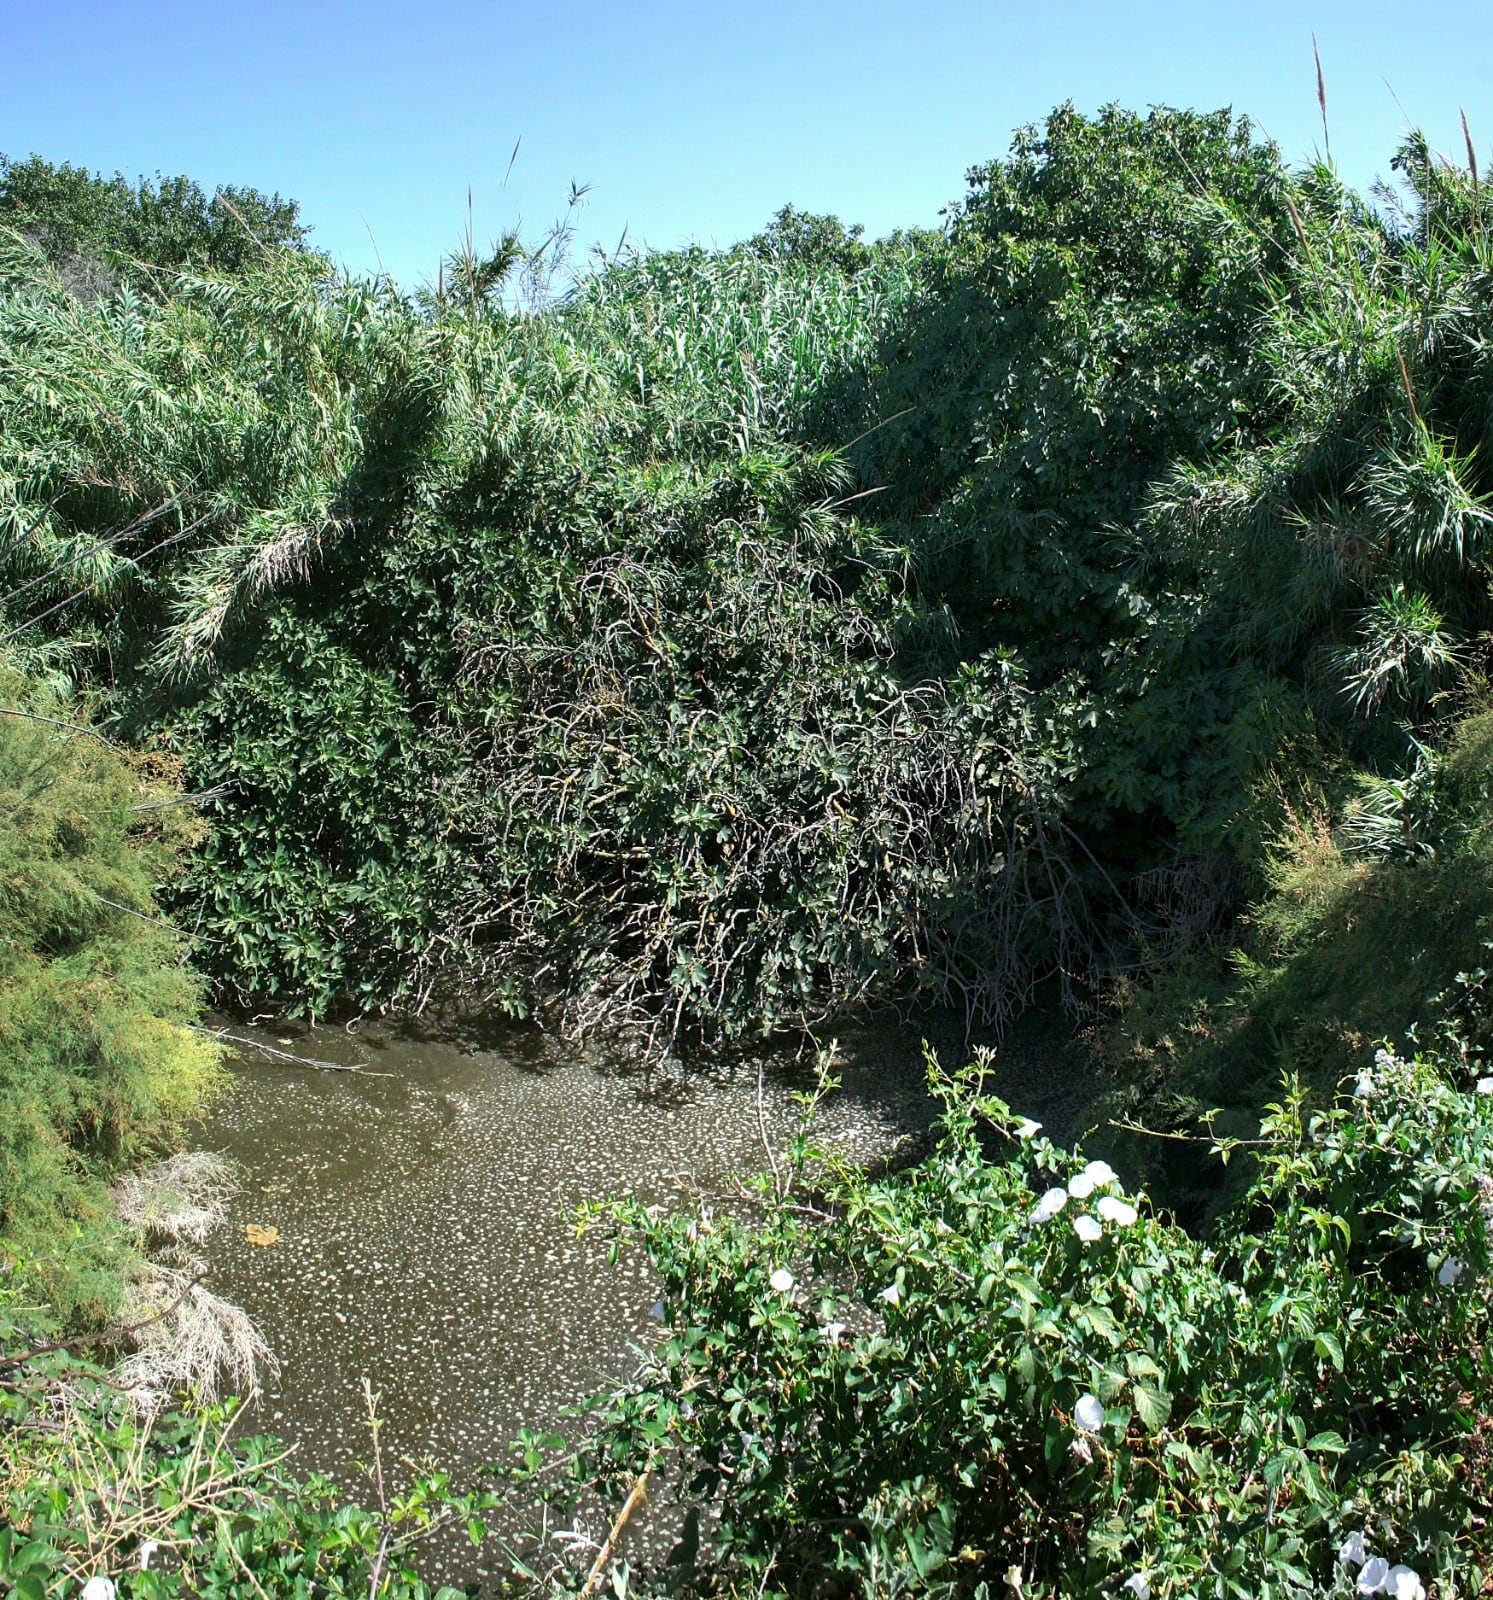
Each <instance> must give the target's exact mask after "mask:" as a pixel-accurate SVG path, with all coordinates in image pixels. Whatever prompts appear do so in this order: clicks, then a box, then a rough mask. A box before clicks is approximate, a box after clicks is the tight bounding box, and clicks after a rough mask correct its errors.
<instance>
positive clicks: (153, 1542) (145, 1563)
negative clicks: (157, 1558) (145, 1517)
mask: <svg viewBox="0 0 1493 1600" xmlns="http://www.w3.org/2000/svg"><path fill="white" fill-rule="evenodd" d="M160 1548H161V1541H160V1540H159V1539H142V1540H141V1541H140V1548H139V1549H138V1550H137V1551H136V1552H135V1554H136V1555H137V1556H138V1557H139V1558H140V1570H141V1572H145V1571H148V1570H149V1567H150V1558H151V1557H152V1556H153V1555H154V1554H155V1553H156V1551H157V1550H159V1549H160Z"/></svg>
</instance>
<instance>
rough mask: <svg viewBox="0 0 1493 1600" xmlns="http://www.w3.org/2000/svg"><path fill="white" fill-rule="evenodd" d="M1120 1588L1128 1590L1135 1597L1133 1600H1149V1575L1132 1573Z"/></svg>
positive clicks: (1146, 1573)
mask: <svg viewBox="0 0 1493 1600" xmlns="http://www.w3.org/2000/svg"><path fill="white" fill-rule="evenodd" d="M1120 1587H1121V1588H1122V1589H1129V1590H1130V1592H1131V1593H1132V1594H1133V1595H1134V1596H1135V1600H1151V1574H1150V1573H1149V1572H1132V1573H1131V1574H1130V1576H1129V1577H1128V1578H1126V1580H1125V1581H1124V1583H1122V1584H1121V1585H1120Z"/></svg>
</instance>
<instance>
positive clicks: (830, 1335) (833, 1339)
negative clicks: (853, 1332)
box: [824, 1322, 845, 1344]
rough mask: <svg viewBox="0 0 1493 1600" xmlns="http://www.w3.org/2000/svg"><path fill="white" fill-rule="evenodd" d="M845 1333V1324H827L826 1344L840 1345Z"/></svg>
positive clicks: (825, 1326)
mask: <svg viewBox="0 0 1493 1600" xmlns="http://www.w3.org/2000/svg"><path fill="white" fill-rule="evenodd" d="M844 1332H845V1324H844V1323H843V1322H826V1323H825V1325H824V1342H825V1343H826V1344H839V1342H840V1338H841V1336H842V1335H843V1334H844Z"/></svg>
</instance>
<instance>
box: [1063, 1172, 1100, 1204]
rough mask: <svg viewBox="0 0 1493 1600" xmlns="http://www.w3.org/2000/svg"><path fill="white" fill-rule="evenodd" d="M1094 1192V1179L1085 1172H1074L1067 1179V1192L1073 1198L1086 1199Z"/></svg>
mask: <svg viewBox="0 0 1493 1600" xmlns="http://www.w3.org/2000/svg"><path fill="white" fill-rule="evenodd" d="M1093 1192H1094V1180H1093V1179H1092V1178H1091V1177H1090V1176H1089V1175H1088V1173H1087V1172H1079V1173H1076V1174H1075V1175H1074V1176H1073V1177H1071V1178H1070V1179H1069V1180H1068V1193H1069V1194H1071V1195H1072V1196H1073V1198H1074V1199H1075V1200H1087V1199H1088V1198H1089V1196H1090V1195H1091V1194H1093Z"/></svg>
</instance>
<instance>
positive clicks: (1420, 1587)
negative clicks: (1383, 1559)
mask: <svg viewBox="0 0 1493 1600" xmlns="http://www.w3.org/2000/svg"><path fill="white" fill-rule="evenodd" d="M1384 1592H1385V1594H1392V1595H1394V1597H1395V1600H1426V1586H1425V1584H1423V1583H1422V1582H1421V1581H1420V1574H1419V1573H1418V1572H1417V1571H1416V1570H1415V1568H1414V1567H1407V1566H1403V1565H1402V1566H1398V1567H1391V1568H1390V1569H1389V1571H1388V1572H1387V1573H1386V1574H1385V1575H1384Z"/></svg>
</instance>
